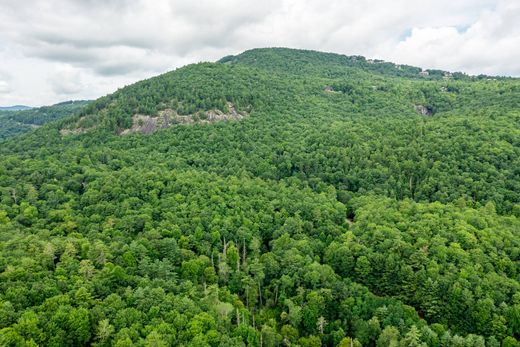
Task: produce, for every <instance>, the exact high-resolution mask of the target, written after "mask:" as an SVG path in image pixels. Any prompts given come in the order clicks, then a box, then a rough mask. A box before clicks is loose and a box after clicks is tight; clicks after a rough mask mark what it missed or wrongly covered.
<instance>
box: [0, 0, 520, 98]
mask: <svg viewBox="0 0 520 347" xmlns="http://www.w3.org/2000/svg"><path fill="white" fill-rule="evenodd" d="M29 3H30V4H28V3H27V2H21V1H19V0H3V1H2V2H1V3H0V59H2V62H3V63H4V65H5V64H10V67H9V68H8V71H10V72H12V75H13V81H12V82H9V86H10V88H9V89H10V91H9V92H8V93H7V94H9V97H7V96H6V93H5V92H4V94H3V96H2V97H0V104H1V103H2V102H7V101H10V100H20V101H23V100H28V99H30V98H32V99H30V100H36V101H35V102H37V103H48V102H55V101H59V99H60V98H61V97H62V95H63V94H71V93H72V94H73V95H78V96H82V95H84V96H85V97H86V96H87V93H88V95H93V96H96V95H102V94H105V93H107V92H110V91H112V90H114V89H116V88H117V87H119V86H121V85H124V84H128V83H131V82H134V81H136V80H138V79H141V78H144V77H150V76H151V75H154V74H157V73H160V72H164V71H167V70H170V69H173V68H175V67H178V66H181V65H184V64H187V63H190V62H197V61H204V60H206V61H207V60H215V59H218V58H219V57H221V56H224V55H228V54H234V53H238V52H240V51H243V50H245V49H249V48H253V47H266V46H288V47H295V48H308V49H317V50H325V51H332V52H338V53H343V54H361V55H365V56H368V57H374V58H381V59H385V60H391V61H395V62H398V63H407V64H412V65H419V66H423V67H432V68H443V69H450V70H461V71H466V72H470V73H481V72H482V73H488V74H509V75H520V60H518V59H517V57H518V56H519V55H520V48H519V47H520V33H519V28H520V27H519V26H518V25H517V23H518V21H519V20H520V10H519V4H518V2H517V1H515V0H458V1H453V0H424V1H414V0H394V1H392V2H390V1H380V0H379V1H378V0H356V1H354V0H329V1H328V2H327V4H326V5H325V4H324V3H323V2H322V1H319V0H265V1H263V2H258V1H249V0H221V1H214V0H200V1H191V0H190V1H189V0H155V1H147V0H71V1H66V2H64V1H59V0H32V1H29ZM29 5H30V6H29ZM27 23H30V25H28V24H27ZM41 71H51V72H52V71H54V72H52V73H51V77H46V76H45V75H44V74H42V73H41ZM63 71H69V72H67V73H68V74H70V75H73V73H72V72H70V71H74V73H77V74H78V75H77V76H72V77H71V76H65V78H62V79H61V80H60V79H58V80H56V79H54V78H53V77H52V76H54V75H59V74H62V73H63ZM29 72H31V73H30V74H29ZM78 76H79V77H80V78H81V79H82V80H83V82H84V84H85V83H86V84H88V85H89V88H84V87H74V83H75V78H73V77H78ZM62 77H63V76H62ZM23 78H25V80H23ZM31 79H32V80H31ZM0 80H5V78H0ZM63 81H67V83H65V82H63ZM61 82H63V83H61ZM6 83H7V82H6ZM69 83H70V84H69ZM4 89H5V88H4Z"/></svg>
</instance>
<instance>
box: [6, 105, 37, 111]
mask: <svg viewBox="0 0 520 347" xmlns="http://www.w3.org/2000/svg"><path fill="white" fill-rule="evenodd" d="M31 108H32V107H30V106H24V105H14V106H0V111H22V110H30V109H31Z"/></svg>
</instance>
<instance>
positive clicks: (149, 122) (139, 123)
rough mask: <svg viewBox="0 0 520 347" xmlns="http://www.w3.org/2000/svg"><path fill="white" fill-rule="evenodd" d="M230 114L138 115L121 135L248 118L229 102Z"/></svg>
mask: <svg viewBox="0 0 520 347" xmlns="http://www.w3.org/2000/svg"><path fill="white" fill-rule="evenodd" d="M227 106H228V112H227V113H224V112H222V111H220V110H210V111H204V112H199V113H197V114H189V115H182V116H181V115H179V114H178V113H177V111H176V110H173V109H166V110H163V111H160V112H159V114H158V115H157V116H147V115H141V114H136V115H134V116H133V117H132V123H133V124H132V127H131V128H130V129H125V130H123V131H122V132H121V133H120V135H128V134H134V133H141V134H151V133H154V132H155V131H157V130H159V129H165V128H169V127H170V126H172V125H177V124H178V125H189V124H194V123H202V124H208V123H215V122H219V121H230V120H240V119H242V118H244V117H246V116H247V115H248V114H247V113H246V112H237V110H236V109H235V106H234V105H233V104H232V103H230V102H228V105H227Z"/></svg>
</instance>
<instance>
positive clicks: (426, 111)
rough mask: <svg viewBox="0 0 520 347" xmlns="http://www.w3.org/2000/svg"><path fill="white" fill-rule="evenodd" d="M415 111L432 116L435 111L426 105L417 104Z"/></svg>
mask: <svg viewBox="0 0 520 347" xmlns="http://www.w3.org/2000/svg"><path fill="white" fill-rule="evenodd" d="M415 111H416V112H417V113H419V114H422V115H423V116H432V115H433V112H432V110H431V109H430V108H428V107H427V106H424V105H415Z"/></svg>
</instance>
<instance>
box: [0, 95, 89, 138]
mask: <svg viewBox="0 0 520 347" xmlns="http://www.w3.org/2000/svg"><path fill="white" fill-rule="evenodd" d="M87 104H88V101H84V100H74V101H65V102H60V103H59V104H55V105H52V106H42V107H38V108H29V107H24V106H18V107H16V106H14V107H13V108H10V109H9V110H5V109H2V108H0V141H3V140H5V139H8V138H10V137H13V136H16V135H20V134H23V133H27V132H30V131H31V130H32V129H34V128H37V127H40V126H42V125H43V124H46V123H49V122H52V121H55V120H57V119H61V118H65V117H68V116H72V115H73V114H74V113H75V112H76V111H78V110H79V109H80V108H82V107H83V106H85V105H87Z"/></svg>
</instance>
